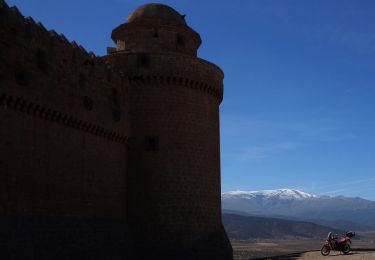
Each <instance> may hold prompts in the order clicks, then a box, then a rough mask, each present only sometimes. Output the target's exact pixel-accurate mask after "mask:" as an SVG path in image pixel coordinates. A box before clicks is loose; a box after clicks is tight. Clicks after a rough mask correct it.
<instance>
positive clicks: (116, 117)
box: [112, 109, 121, 122]
mask: <svg viewBox="0 0 375 260" xmlns="http://www.w3.org/2000/svg"><path fill="white" fill-rule="evenodd" d="M112 116H113V121H115V122H118V121H120V119H121V111H120V110H118V109H113V110H112Z"/></svg>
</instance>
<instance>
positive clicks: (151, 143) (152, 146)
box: [145, 136, 159, 152]
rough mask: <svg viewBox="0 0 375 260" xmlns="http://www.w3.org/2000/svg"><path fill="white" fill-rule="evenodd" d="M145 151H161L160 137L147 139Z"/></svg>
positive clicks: (148, 137)
mask: <svg viewBox="0 0 375 260" xmlns="http://www.w3.org/2000/svg"><path fill="white" fill-rule="evenodd" d="M145 149H146V151H154V152H156V151H159V137H158V136H147V137H146V138H145Z"/></svg>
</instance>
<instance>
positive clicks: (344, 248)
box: [342, 243, 350, 255]
mask: <svg viewBox="0 0 375 260" xmlns="http://www.w3.org/2000/svg"><path fill="white" fill-rule="evenodd" d="M342 252H343V253H344V255H347V254H349V252H350V244H349V243H346V244H345V245H343V249H342Z"/></svg>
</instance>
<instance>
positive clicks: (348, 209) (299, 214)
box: [221, 189, 375, 230]
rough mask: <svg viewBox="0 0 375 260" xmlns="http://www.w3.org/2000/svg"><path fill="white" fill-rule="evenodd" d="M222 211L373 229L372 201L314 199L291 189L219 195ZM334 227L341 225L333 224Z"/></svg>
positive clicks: (235, 192) (336, 198) (374, 206)
mask: <svg viewBox="0 0 375 260" xmlns="http://www.w3.org/2000/svg"><path fill="white" fill-rule="evenodd" d="M221 198H222V208H223V210H224V211H230V212H243V213H245V214H250V215H260V216H273V217H275V216H277V217H285V218H289V219H290V218H293V219H301V220H307V221H315V223H319V224H322V222H323V223H324V221H327V222H330V223H339V222H340V223H346V224H345V225H347V226H348V227H350V226H352V225H351V223H357V224H358V225H357V226H358V227H360V226H361V227H362V228H363V229H367V228H371V229H373V230H375V202H374V201H369V200H365V199H362V198H349V197H343V196H337V197H330V196H317V195H313V194H309V193H306V192H303V191H299V190H294V189H277V190H263V191H230V192H224V193H223V194H222V197H221ZM336 227H337V228H343V226H340V225H337V226H336Z"/></svg>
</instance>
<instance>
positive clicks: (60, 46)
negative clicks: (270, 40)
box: [0, 0, 232, 260]
mask: <svg viewBox="0 0 375 260" xmlns="http://www.w3.org/2000/svg"><path fill="white" fill-rule="evenodd" d="M112 39H113V41H114V42H115V44H116V47H115V48H108V54H107V55H105V56H103V57H97V56H95V55H94V54H93V53H87V52H86V51H85V49H84V48H83V47H82V46H80V45H78V44H77V43H75V42H69V41H68V40H67V39H66V38H65V37H64V35H62V34H58V33H56V32H55V31H54V30H50V31H48V30H46V29H45V28H44V27H43V25H42V24H41V23H36V22H35V21H34V20H33V19H32V18H30V17H26V18H25V17H24V16H23V15H22V14H21V13H20V12H19V11H18V10H17V8H16V7H9V6H8V5H7V4H6V3H5V2H4V1H3V0H0V118H1V123H0V146H1V147H0V232H1V233H0V258H1V259H38V260H39V259H90V260H91V259H94V260H95V259H103V260H104V259H105V260H107V259H232V249H231V246H230V243H229V240H228V238H227V236H226V233H225V231H224V229H223V226H222V223H221V205H220V204H221V203H220V202H221V200H220V147H219V145H220V140H219V105H220V103H221V101H222V97H223V76H224V75H223V72H222V71H221V70H220V68H219V67H217V66H216V65H214V64H212V63H210V62H208V61H205V60H202V59H200V58H198V57H197V49H198V47H199V46H200V44H201V39H200V36H199V34H198V33H197V32H195V31H194V30H193V29H191V28H190V27H189V26H188V25H187V23H186V21H185V19H184V17H183V16H181V15H180V14H179V13H178V12H177V11H175V10H174V9H172V8H170V7H168V6H165V5H162V4H147V5H143V6H140V7H139V8H137V9H136V10H135V11H134V12H133V13H131V14H130V15H129V17H128V18H127V20H126V22H125V23H123V24H121V25H119V26H118V27H117V28H115V29H114V30H113V31H112Z"/></svg>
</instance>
